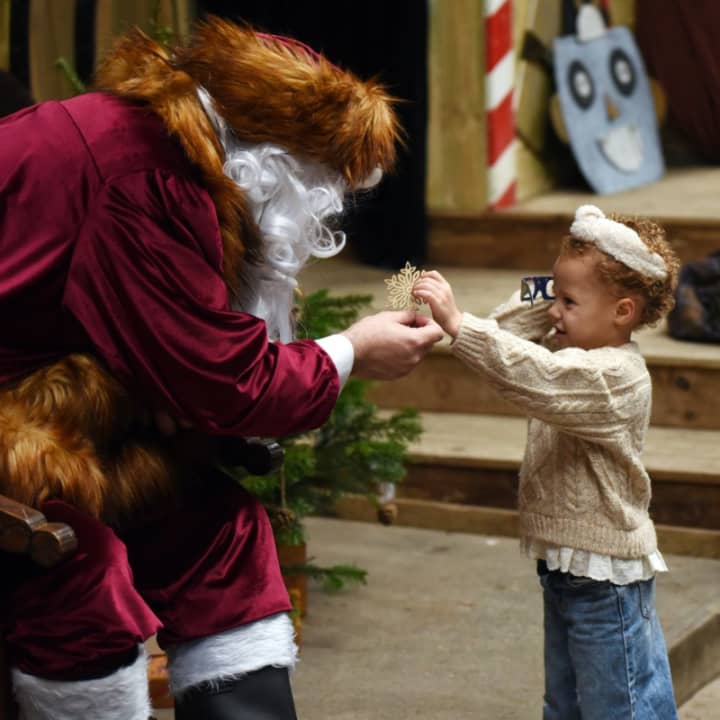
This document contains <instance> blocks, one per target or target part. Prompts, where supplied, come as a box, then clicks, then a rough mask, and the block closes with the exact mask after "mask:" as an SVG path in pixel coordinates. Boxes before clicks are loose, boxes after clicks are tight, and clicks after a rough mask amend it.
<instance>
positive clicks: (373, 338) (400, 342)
mask: <svg viewBox="0 0 720 720" xmlns="http://www.w3.org/2000/svg"><path fill="white" fill-rule="evenodd" d="M343 335H345V336H346V337H347V338H348V339H349V340H350V342H351V343H352V345H353V350H354V352H355V362H354V364H353V375H356V376H358V377H362V378H365V379H367V380H393V379H395V378H398V377H402V376H403V375H406V374H407V373H409V372H410V371H411V370H412V369H413V368H414V367H415V366H416V365H417V364H418V363H419V362H420V361H421V360H422V359H423V358H424V357H425V355H427V353H428V352H429V351H430V350H431V348H432V346H433V345H434V344H435V343H436V342H438V341H439V340H442V337H443V332H442V330H441V329H440V327H438V325H437V324H436V323H435V322H434V321H433V320H431V319H430V318H428V317H426V316H424V315H417V314H416V313H414V312H412V311H410V310H405V311H400V312H391V311H385V312H380V313H377V314H375V315H369V316H367V317H364V318H362V320H359V321H358V322H356V323H355V324H354V325H351V326H350V327H349V328H348V329H347V330H345V332H343Z"/></svg>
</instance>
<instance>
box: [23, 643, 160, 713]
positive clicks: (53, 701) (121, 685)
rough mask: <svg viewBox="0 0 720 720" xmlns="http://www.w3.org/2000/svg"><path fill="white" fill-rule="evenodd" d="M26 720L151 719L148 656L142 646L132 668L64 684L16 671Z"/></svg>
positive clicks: (124, 668)
mask: <svg viewBox="0 0 720 720" xmlns="http://www.w3.org/2000/svg"><path fill="white" fill-rule="evenodd" d="M12 682H13V689H14V691H15V699H16V700H17V702H18V705H19V706H20V717H21V718H23V720H78V718H102V719H103V720H146V718H148V717H150V700H149V696H148V680H147V657H146V656H145V648H144V646H142V645H140V646H139V649H138V657H137V659H136V660H135V662H134V663H133V664H132V665H127V666H126V667H122V668H120V669H119V670H116V671H115V672H114V673H112V675H106V676H105V677H102V678H96V679H94V680H77V681H72V682H62V681H58V680H44V679H43V678H39V677H36V676H35V675H26V674H25V673H24V672H21V671H20V670H17V669H13V671H12Z"/></svg>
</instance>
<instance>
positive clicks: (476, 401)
mask: <svg viewBox="0 0 720 720" xmlns="http://www.w3.org/2000/svg"><path fill="white" fill-rule="evenodd" d="M430 267H432V266H431V265H428V266H426V269H429V268H430ZM438 269H439V270H440V271H441V272H442V273H443V274H444V275H445V277H446V278H447V279H448V281H449V282H450V283H451V284H452V286H453V290H454V292H455V296H456V299H457V303H458V306H459V307H460V308H462V309H463V310H467V311H469V312H472V313H474V314H476V315H479V316H485V315H487V314H488V313H489V312H490V311H491V310H492V309H493V308H495V307H496V306H497V305H499V304H500V303H501V302H503V301H505V300H506V299H507V298H508V297H509V296H510V295H511V293H512V292H513V291H514V290H515V289H516V288H517V287H519V283H520V278H521V277H522V276H523V275H531V274H537V273H541V272H547V270H548V268H547V267H542V266H536V267H534V268H529V269H526V270H524V271H523V270H506V269H505V270H489V269H487V268H468V267H455V266H441V267H438ZM391 274H392V273H391V272H390V271H388V270H382V269H379V268H373V267H368V266H364V265H360V264H358V263H357V262H355V261H354V260H353V259H352V258H345V257H336V258H332V259H331V260H325V261H321V262H318V263H316V264H315V265H313V266H311V267H309V268H307V269H306V270H304V271H303V275H302V276H301V278H300V279H301V283H302V286H303V289H304V290H305V291H306V292H312V291H313V290H317V289H320V288H329V289H330V290H331V291H332V294H334V295H345V294H351V293H352V294H366V295H370V296H372V298H373V300H372V303H371V305H370V306H369V307H368V308H367V309H366V312H372V311H377V310H382V309H385V307H386V304H387V301H386V293H385V284H384V279H386V278H388V277H389V276H390V275H391ZM421 312H427V309H426V308H423V309H422V310H421ZM636 339H637V340H638V342H639V344H640V348H641V350H642V352H643V354H644V356H645V358H646V361H647V363H648V368H649V369H650V373H651V375H652V378H653V383H654V390H653V398H654V400H653V416H652V422H653V424H655V425H666V426H671V427H691V428H701V429H720V345H713V344H709V343H691V342H683V341H680V340H676V339H674V338H671V337H670V336H668V335H667V333H666V332H665V329H664V327H663V326H659V327H657V328H648V329H645V330H643V331H641V332H639V333H637V337H636ZM372 397H373V399H374V400H375V402H377V403H378V404H379V405H380V406H381V407H403V406H410V407H416V408H418V409H419V410H423V411H424V410H427V411H436V412H467V413H470V412H476V413H484V414H495V415H504V414H508V415H517V414H518V412H517V411H516V410H515V409H514V408H512V407H511V406H510V405H509V404H508V403H506V402H505V401H504V400H502V399H501V398H500V397H498V396H497V394H496V393H495V391H494V390H493V389H492V388H491V387H489V386H487V385H486V384H485V383H483V382H482V381H481V380H480V378H479V377H478V376H477V375H476V374H474V373H472V372H471V371H470V370H468V369H467V368H466V367H465V366H464V365H462V363H460V361H458V360H457V359H456V358H454V357H453V356H452V355H451V354H450V352H449V349H448V342H447V340H446V341H445V342H443V343H438V345H437V346H436V347H435V349H434V350H433V352H432V353H430V355H428V357H427V358H426V359H425V360H424V361H423V362H422V363H421V364H420V365H419V366H418V367H417V368H416V369H415V370H414V371H413V372H412V373H410V374H409V375H408V376H406V377H405V378H403V379H401V380H396V381H393V382H389V383H379V384H378V385H377V386H376V389H375V391H374V393H373V394H372Z"/></svg>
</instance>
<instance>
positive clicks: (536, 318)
mask: <svg viewBox="0 0 720 720" xmlns="http://www.w3.org/2000/svg"><path fill="white" fill-rule="evenodd" d="M550 305H551V303H550V302H549V301H547V300H540V301H538V302H535V303H532V304H531V303H529V302H524V301H522V300H521V299H520V290H516V291H515V292H514V293H513V294H512V295H511V296H510V297H509V298H508V300H506V301H505V302H504V303H502V304H501V305H498V306H497V307H496V308H495V309H494V310H493V311H492V312H491V313H490V315H488V317H490V318H492V319H493V320H495V321H496V322H497V324H498V325H499V327H501V328H502V329H503V330H507V331H508V332H511V333H512V334H513V335H517V336H518V337H521V338H525V339H526V340H533V341H535V342H539V341H540V340H541V339H542V338H543V337H544V336H545V335H547V333H548V332H549V331H550V329H551V327H552V322H551V320H550V317H549V316H548V309H549V308H550Z"/></svg>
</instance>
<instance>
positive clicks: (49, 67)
mask: <svg viewBox="0 0 720 720" xmlns="http://www.w3.org/2000/svg"><path fill="white" fill-rule="evenodd" d="M158 2H159V6H158V7H159V18H158V20H159V22H160V23H161V24H162V25H166V26H169V27H172V28H173V29H174V30H175V32H176V33H178V34H180V35H185V34H186V33H187V32H188V30H189V27H190V23H191V22H192V19H193V17H194V3H193V2H192V0H96V2H95V4H94V10H95V23H94V31H95V38H94V47H95V57H96V58H98V57H100V55H101V54H102V53H103V52H104V51H105V50H107V48H108V47H109V45H110V43H111V41H112V38H113V37H114V36H116V35H118V34H120V33H122V32H124V31H125V30H127V29H128V28H130V27H131V26H133V25H135V24H137V25H139V26H140V27H142V28H143V29H144V30H146V31H147V30H150V22H151V19H152V14H153V10H154V8H155V7H156V5H157V3H158ZM27 4H28V24H29V37H28V38H27V39H26V40H27V45H28V50H29V52H28V55H29V58H28V64H29V78H30V88H29V89H30V92H31V94H32V96H33V97H34V98H35V99H36V100H37V101H43V100H52V99H62V98H66V97H70V96H71V95H73V94H74V89H73V87H72V84H71V83H70V82H69V80H68V79H67V77H66V75H65V73H63V72H62V71H61V70H60V69H58V68H57V67H56V62H57V60H58V58H60V57H63V58H65V59H66V60H67V61H68V63H69V64H70V66H71V67H72V66H74V65H75V46H76V38H75V27H76V12H77V11H78V6H77V4H76V0H27ZM82 11H83V12H92V10H91V9H88V5H87V3H85V4H83V8H82ZM11 12H12V6H11V3H10V1H9V0H0V67H1V68H4V69H8V68H9V67H10V43H11V42H13V41H15V42H18V39H17V38H15V39H13V38H11V37H10V27H11Z"/></svg>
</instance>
